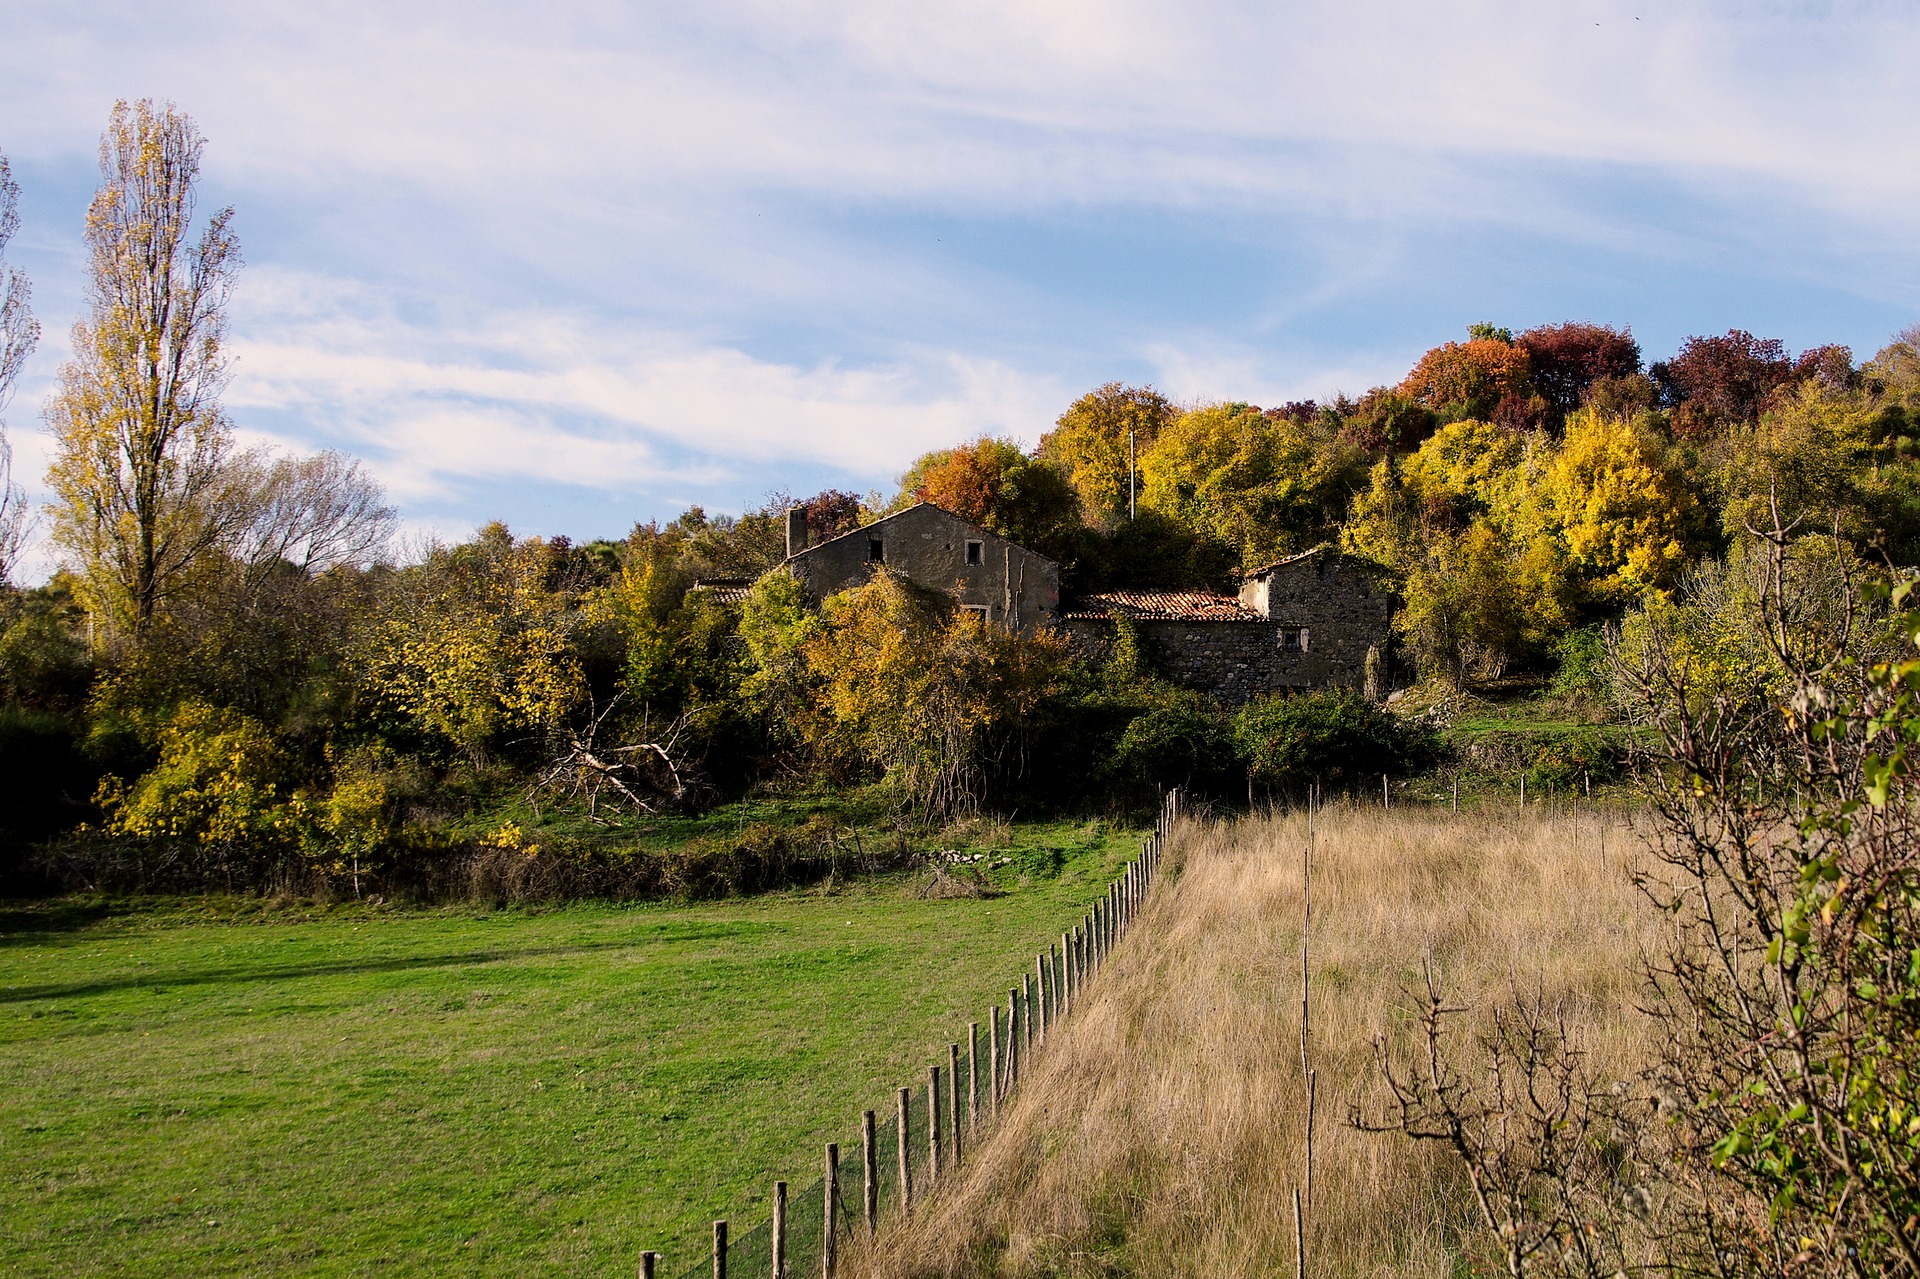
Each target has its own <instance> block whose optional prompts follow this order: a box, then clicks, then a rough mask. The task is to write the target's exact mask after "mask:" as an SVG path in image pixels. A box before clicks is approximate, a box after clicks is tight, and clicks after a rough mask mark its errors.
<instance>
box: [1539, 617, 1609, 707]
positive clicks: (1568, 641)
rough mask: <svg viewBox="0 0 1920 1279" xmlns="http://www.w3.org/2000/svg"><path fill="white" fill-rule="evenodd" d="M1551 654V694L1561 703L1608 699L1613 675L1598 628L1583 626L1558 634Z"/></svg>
mask: <svg viewBox="0 0 1920 1279" xmlns="http://www.w3.org/2000/svg"><path fill="white" fill-rule="evenodd" d="M1553 656H1554V660H1555V662H1556V663H1557V665H1556V667H1555V669H1554V673H1553V683H1552V685H1551V689H1550V691H1551V692H1552V694H1553V696H1555V697H1557V698H1559V699H1560V700H1561V701H1563V702H1595V703H1604V702H1606V701H1608V700H1609V699H1610V698H1611V696H1612V692H1613V675H1612V672H1611V670H1610V668H1609V666H1608V659H1607V641H1606V636H1605V635H1604V634H1602V632H1601V628H1600V627H1598V626H1582V627H1580V628H1578V629H1577V630H1571V631H1568V632H1566V633H1565V634H1563V635H1561V636H1560V638H1559V639H1557V640H1555V641H1554V642H1553Z"/></svg>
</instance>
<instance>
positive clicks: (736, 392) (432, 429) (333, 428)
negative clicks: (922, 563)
mask: <svg viewBox="0 0 1920 1279" xmlns="http://www.w3.org/2000/svg"><path fill="white" fill-rule="evenodd" d="M250 284H251V285H253V286H254V288H253V291H252V293H251V294H250V295H249V297H250V300H249V301H248V303H247V307H246V310H245V312H244V313H243V319H244V321H245V328H246V329H247V330H248V331H250V332H252V333H256V334H271V335H272V336H271V337H267V336H256V337H249V338H245V339H243V340H241V341H238V342H236V343H235V344H234V346H233V348H232V351H233V356H234V368H235V377H234V381H233V383H232V386H231V388H230V390H229V393H228V395H227V404H228V406H229V408H230V409H231V410H232V411H233V412H234V413H235V415H236V416H237V417H238V418H241V419H242V420H245V419H246V418H247V417H248V415H249V414H253V415H255V417H256V418H260V419H267V420H271V417H272V415H275V414H288V415H290V417H291V419H292V422H293V423H294V424H295V425H294V426H293V427H292V429H290V430H288V431H287V432H286V433H285V434H284V435H282V436H281V437H280V438H283V439H286V440H288V441H289V442H293V443H299V444H302V445H305V446H307V447H314V446H331V447H340V448H345V449H348V450H350V451H353V452H356V453H360V454H362V455H364V456H366V457H367V458H368V459H369V460H370V461H371V462H372V464H373V465H374V467H375V469H376V471H377V472H378V473H379V474H380V475H381V476H382V477H383V478H384V479H385V480H386V481H387V483H388V484H389V485H390V486H391V487H392V488H393V490H394V491H395V493H396V495H398V496H399V497H401V498H402V499H403V500H408V499H411V500H423V499H428V498H435V497H442V496H445V495H446V494H447V493H448V492H449V490H450V486H451V485H453V484H455V483H456V482H457V481H460V480H475V479H478V480H495V479H524V480H529V481H545V482H554V483H565V484H571V485H576V486H579V487H582V488H588V489H602V490H607V491H626V490H631V489H634V488H637V487H646V488H650V489H657V488H659V487H662V486H664V485H669V484H674V485H681V486H686V487H696V488H697V487H698V486H701V485H713V484H716V483H718V482H720V481H722V480H724V479H726V478H728V477H732V476H738V475H740V474H742V473H744V472H749V471H754V470H756V469H757V468H772V473H771V475H770V479H777V472H778V468H779V467H780V466H781V465H782V464H791V463H795V462H805V463H811V464H816V465H820V466H825V467H829V468H833V469H835V470H838V471H841V472H845V473H848V474H851V475H855V476H859V477H863V478H865V479H868V480H878V479H881V478H884V477H885V476H889V475H891V474H894V473H897V472H898V471H899V470H901V469H903V468H904V466H905V465H906V463H907V462H908V461H910V460H911V459H912V458H913V457H915V456H917V455H918V454H919V453H921V452H924V451H926V450H927V449H930V448H935V447H938V446H940V445H943V444H947V443H951V442H952V441H954V440H955V439H960V438H965V437H968V436H971V435H975V434H978V433H981V432H992V433H996V434H1015V435H1020V436H1025V437H1027V438H1028V439H1029V441H1031V439H1032V438H1033V437H1034V436H1035V435H1036V431H1035V430H1034V426H1035V424H1036V423H1040V424H1045V423H1047V422H1049V421H1050V420H1051V416H1052V414H1053V413H1055V412H1057V411H1058V408H1057V406H1058V405H1059V404H1060V403H1061V402H1062V400H1061V395H1062V393H1063V392H1062V388H1061V386H1060V385H1058V384H1056V383H1053V382H1051V381H1049V380H1047V379H1045V378H1041V377H1035V376H1032V375H1027V374H1022V373H1019V372H1016V371H1015V370H1013V369H1010V368H1008V367H1006V366H1004V365H1000V364H997V363H994V362H991V361H979V360H967V359H962V358H959V357H956V356H953V355H951V354H944V353H940V352H922V353H919V354H918V355H917V356H916V357H914V358H909V359H904V360H902V361H900V362H896V363H893V364H890V365H885V366H878V367H843V366H840V365H836V364H832V363H826V364H821V365H817V366H814V367H796V366H793V365H787V364H780V363H775V362H770V361H766V360H761V359H756V358H754V357H752V356H750V355H748V354H746V353H744V352H742V351H740V350H737V349H733V348H729V347H725V346H720V345H714V344H708V343H700V342H695V341H691V340H689V339H687V338H686V337H684V336H681V335H675V334H671V333H664V332H644V331H638V332H637V331H626V332H622V333H618V334H608V333H606V332H605V331H604V330H603V329H602V328H601V327H600V326H598V325H596V324H594V323H592V322H591V321H589V320H588V319H586V318H584V317H580V316H577V315H571V314H567V313H564V312H535V313H520V314H494V315H490V316H487V317H486V318H485V319H484V320H483V321H481V322H479V323H475V324H462V323H458V322H455V321H451V320H449V319H448V318H447V317H444V316H441V317H436V318H435V320H434V322H433V323H431V324H427V325H421V324H409V323H407V322H405V321H403V320H401V319H399V318H398V317H397V316H396V314H395V313H394V310H393V308H391V307H389V306H384V305H381V304H380V303H379V302H378V301H377V300H376V299H374V298H373V297H371V295H370V294H369V291H368V290H366V289H364V288H357V287H352V286H344V287H342V286H336V285H333V284H331V283H329V282H327V281H324V280H316V279H313V278H310V277H295V276H290V275H288V274H287V273H284V272H274V273H271V274H268V275H267V276H266V278H265V279H261V278H259V277H258V276H256V278H254V279H253V280H251V281H250ZM316 428H320V429H318V430H317V429H316ZM769 486H771V484H769Z"/></svg>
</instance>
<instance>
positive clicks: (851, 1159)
mask: <svg viewBox="0 0 1920 1279" xmlns="http://www.w3.org/2000/svg"><path fill="white" fill-rule="evenodd" d="M1179 813H1180V795H1179V792H1178V791H1174V792H1171V793H1169V794H1168V796H1167V798H1166V801H1165V803H1164V804H1163V805H1162V808H1161V812H1160V815H1159V819H1158V820H1157V821H1156V822H1155V824H1154V829H1153V834H1152V835H1151V836H1150V837H1149V838H1148V839H1147V841H1146V843H1145V845H1144V846H1143V847H1142V849H1141V853H1140V856H1139V857H1138V858H1137V859H1136V860H1134V861H1131V862H1129V863H1128V864H1127V866H1126V868H1125V871H1124V872H1123V873H1122V875H1121V876H1120V877H1119V878H1118V879H1115V880H1114V881H1113V882H1112V883H1111V884H1109V885H1108V886H1107V891H1106V893H1105V895H1104V896H1103V897H1101V898H1100V899H1099V900H1098V901H1097V902H1095V904H1094V905H1093V906H1092V907H1091V908H1090V909H1089V910H1088V911H1087V913H1086V914H1085V915H1084V916H1083V917H1082V919H1081V921H1080V922H1079V924H1077V925H1076V926H1075V927H1073V928H1072V929H1070V930H1069V931H1068V932H1067V933H1066V934H1064V935H1063V936H1062V939H1061V942H1060V943H1059V944H1058V945H1053V946H1049V948H1048V950H1046V951H1043V952H1041V953H1040V954H1039V955H1037V956H1035V962H1034V967H1033V969H1032V970H1030V971H1028V972H1027V973H1026V974H1025V975H1024V976H1022V977H1021V978H1020V979H1019V984H1018V985H1016V986H1014V987H1012V988H1011V989H1010V990H1009V991H1008V995H1007V999H1006V1001H1005V1003H1004V1004H1002V1005H996V1006H995V1007H994V1008H993V1009H992V1011H991V1012H990V1014H989V1015H988V1018H987V1020H986V1022H985V1023H981V1024H976V1025H974V1026H972V1027H969V1029H968V1032H967V1033H966V1034H965V1035H963V1036H961V1038H960V1040H959V1042H958V1043H956V1044H953V1045H951V1046H949V1047H948V1049H947V1051H946V1056H945V1058H944V1059H942V1060H941V1061H940V1062H939V1063H938V1064H936V1066H935V1067H934V1068H933V1069H931V1070H930V1071H929V1072H928V1076H927V1078H925V1079H923V1080H918V1081H916V1082H915V1083H914V1084H913V1085H912V1086H910V1087H907V1088H901V1089H898V1090H896V1092H895V1094H894V1096H893V1097H891V1098H889V1099H888V1100H887V1103H886V1105H885V1107H884V1108H881V1107H876V1108H875V1110H874V1111H873V1112H871V1114H872V1120H871V1128H870V1129H869V1127H868V1120H867V1118H866V1117H865V1116H862V1119H861V1125H860V1130H859V1131H856V1132H854V1133H853V1134H851V1139H850V1140H846V1139H843V1140H841V1141H840V1142H838V1143H836V1149H837V1157H835V1158H834V1159H833V1160H832V1162H831V1166H829V1161H828V1158H827V1151H826V1150H825V1149H824V1148H823V1149H822V1151H821V1156H820V1160H819V1166H820V1168H821V1173H820V1175H819V1176H818V1177H816V1178H815V1179H814V1180H813V1181H812V1183H811V1184H809V1185H806V1186H804V1187H802V1188H800V1189H799V1190H797V1191H796V1190H794V1189H793V1188H792V1186H791V1185H789V1184H788V1183H785V1182H776V1183H775V1184H774V1186H773V1187H771V1188H770V1189H771V1192H772V1193H770V1194H769V1196H768V1198H767V1200H766V1201H765V1210H766V1212H767V1218H766V1220H763V1221H762V1222H761V1223H760V1224H759V1225H756V1226H754V1227H752V1228H751V1229H748V1230H744V1231H742V1232H740V1233H739V1234H738V1235H735V1234H733V1233H731V1230H730V1228H729V1229H728V1231H727V1233H726V1234H725V1235H724V1236H722V1235H721V1234H720V1233H719V1232H718V1231H716V1235H715V1243H714V1248H713V1251H712V1252H711V1253H710V1254H709V1255H707V1256H704V1257H701V1258H699V1259H697V1260H695V1261H693V1262H691V1263H690V1264H686V1265H683V1266H680V1267H679V1268H677V1269H675V1270H673V1271H672V1272H671V1274H672V1275H673V1276H674V1279H701V1277H702V1276H708V1275H711V1276H713V1277H714V1279H757V1277H759V1276H766V1277H768V1279H804V1277H806V1276H813V1275H819V1276H824V1277H826V1279H831V1276H832V1275H833V1273H834V1268H835V1267H834V1264H833V1263H834V1261H835V1260H836V1259H837V1258H838V1257H840V1256H842V1255H844V1254H845V1252H846V1250H847V1248H848V1247H849V1246H850V1245H852V1244H853V1243H854V1242H855V1241H856V1240H858V1239H861V1238H864V1237H865V1236H866V1234H867V1232H868V1231H869V1229H870V1228H873V1227H875V1226H877V1224H878V1223H879V1222H881V1221H883V1220H886V1219H888V1218H890V1217H892V1216H894V1215H896V1214H898V1213H900V1212H901V1211H903V1210H904V1209H905V1208H907V1207H909V1206H911V1205H912V1204H914V1203H917V1202H919V1200H920V1199H921V1198H923V1197H924V1196H925V1195H927V1194H929V1193H931V1192H932V1191H933V1190H934V1189H935V1188H937V1186H938V1185H939V1183H940V1181H941V1180H942V1179H943V1178H945V1177H949V1176H953V1175H955V1174H956V1173H957V1172H958V1170H959V1168H960V1167H962V1166H964V1164H965V1162H966V1157H967V1153H968V1151H969V1150H970V1148H971V1146H972V1143H973V1142H974V1141H975V1140H976V1139H978V1138H979V1137H981V1136H983V1135H984V1134H985V1132H986V1129H987V1128H988V1127H989V1126H990V1124H991V1122H992V1119H993V1117H994V1116H995V1115H996V1114H997V1113H998V1110H999V1106H1000V1103H1001V1102H1002V1101H1004V1099H1005V1098H1006V1096H1007V1095H1008V1094H1009V1093H1010V1092H1011V1091H1012V1089H1013V1088H1014V1087H1015V1086H1016V1085H1017V1083H1018V1081H1019V1079H1020V1077H1021V1076H1022V1075H1023V1074H1024V1073H1025V1071H1026V1070H1027V1068H1028V1059H1029V1057H1030V1056H1031V1055H1032V1054H1034V1053H1035V1052H1036V1051H1038V1050H1040V1049H1041V1047H1042V1046H1043V1044H1044V1039H1045V1037H1046V1036H1050V1033H1051V1028H1052V1026H1053V1025H1054V1024H1055V1023H1056V1022H1057V1021H1058V1020H1059V1019H1060V1018H1061V1017H1063V1016H1066V1015H1069V1014H1070V1012H1071V1010H1072V1008H1073V1007H1074V1006H1077V1004H1078V1002H1079V1000H1080V998H1081V995H1080V993H1079V992H1080V991H1082V990H1083V989H1084V988H1085V985H1086V983H1087V982H1089V981H1090V980H1092V979H1093V977H1094V975H1095V974H1096V973H1098V972H1099V971H1100V970H1101V969H1102V968H1104V967H1105V964H1106V960H1107V958H1108V956H1109V954H1110V952H1111V951H1112V948H1113V947H1114V946H1115V945H1116V944H1118V942H1119V940H1120V938H1121V936H1122V935H1123V934H1124V932H1125V930H1126V927H1127V925H1128V924H1129V923H1130V922H1131V920H1132V919H1133V917H1134V915H1135V913H1136V912H1137V911H1138V909H1139V907H1140V905H1141V904H1142V903H1143V902H1144V901H1145V899H1146V894H1147V890H1148V888H1149V887H1150V886H1151V884H1152V881H1153V877H1154V873H1155V871H1156V870H1157V869H1158V866H1159V862H1160V858H1161V854H1162V852H1163V849H1164V846H1165V843H1166V840H1167V839H1168V838H1169V837H1170V836H1171V834H1172V830H1173V826H1174V823H1175V821H1176V820H1177V819H1178V817H1179ZM1043 1032H1044V1034H1043ZM869 1131H870V1133H871V1136H869V1135H868V1133H869ZM755 1215H756V1216H757V1215H758V1213H757V1212H756V1214H755ZM716 1224H717V1225H718V1224H720V1223H716ZM722 1238H724V1243H722ZM669 1260H670V1259H669Z"/></svg>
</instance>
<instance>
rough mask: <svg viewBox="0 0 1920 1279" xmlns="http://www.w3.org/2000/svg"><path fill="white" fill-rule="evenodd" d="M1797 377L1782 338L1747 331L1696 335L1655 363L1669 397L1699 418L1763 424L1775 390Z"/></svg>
mask: <svg viewBox="0 0 1920 1279" xmlns="http://www.w3.org/2000/svg"><path fill="white" fill-rule="evenodd" d="M1849 362H1851V361H1849ZM1793 376H1794V369H1793V361H1792V360H1791V359H1789V358H1788V357H1787V349H1786V347H1785V345H1784V344H1782V343H1781V341H1780V339H1779V338H1757V337H1755V336H1753V334H1751V333H1749V332H1747V331H1746V330H1745V329H1728V330H1727V335H1726V336H1725V337H1718V338H1710V337H1690V338H1688V339H1687V342H1686V345H1685V346H1683V347H1681V348H1680V354H1678V355H1676V356H1674V357H1673V358H1672V359H1671V360H1667V361H1665V362H1663V363H1660V364H1656V365H1654V366H1653V378H1654V381H1656V382H1658V383H1659V384H1660V386H1661V388H1662V389H1663V390H1664V391H1665V392H1666V394H1667V398H1668V400H1669V401H1670V402H1672V403H1674V404H1676V405H1678V406H1679V407H1681V408H1683V409H1688V410H1691V411H1690V412H1688V413H1685V414H1683V417H1685V418H1688V419H1691V420H1693V421H1695V422H1701V420H1702V419H1703V418H1704V419H1705V421H1706V422H1711V421H1721V422H1757V421H1759V419H1760V410H1761V409H1763V408H1765V407H1766V403H1767V400H1768V399H1769V398H1770V397H1771V396H1772V395H1773V392H1774V390H1775V388H1777V387H1779V386H1781V385H1782V384H1784V383H1787V382H1790V381H1792V380H1793ZM1701 424H1703V425H1704V422H1701Z"/></svg>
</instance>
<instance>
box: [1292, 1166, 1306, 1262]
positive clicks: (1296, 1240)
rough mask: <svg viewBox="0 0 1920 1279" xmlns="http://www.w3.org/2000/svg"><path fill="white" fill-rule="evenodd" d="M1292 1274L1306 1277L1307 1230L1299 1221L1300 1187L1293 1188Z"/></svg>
mask: <svg viewBox="0 0 1920 1279" xmlns="http://www.w3.org/2000/svg"><path fill="white" fill-rule="evenodd" d="M1293 1276H1294V1279H1307V1232H1306V1228H1305V1227H1304V1226H1303V1225H1302V1223H1301V1221H1300V1187H1298V1186H1295V1187H1294V1188H1293Z"/></svg>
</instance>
